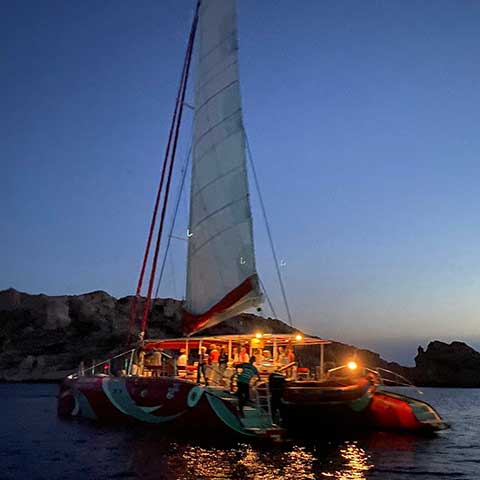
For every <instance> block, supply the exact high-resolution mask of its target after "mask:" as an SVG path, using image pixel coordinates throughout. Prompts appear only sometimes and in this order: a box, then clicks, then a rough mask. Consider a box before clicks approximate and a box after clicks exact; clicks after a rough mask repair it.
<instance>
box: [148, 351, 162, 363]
mask: <svg viewBox="0 0 480 480" xmlns="http://www.w3.org/2000/svg"><path fill="white" fill-rule="evenodd" d="M150 365H152V366H154V367H160V366H161V365H162V352H161V351H160V350H158V349H157V348H154V349H153V352H152V356H151V360H150Z"/></svg>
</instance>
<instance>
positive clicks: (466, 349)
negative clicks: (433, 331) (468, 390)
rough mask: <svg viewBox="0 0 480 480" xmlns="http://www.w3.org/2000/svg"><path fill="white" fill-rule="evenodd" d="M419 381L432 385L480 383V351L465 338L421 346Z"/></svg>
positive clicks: (469, 384) (462, 385)
mask: <svg viewBox="0 0 480 480" xmlns="http://www.w3.org/2000/svg"><path fill="white" fill-rule="evenodd" d="M415 365H416V368H415V369H414V377H413V378H414V380H415V382H416V384H418V385H423V386H431V387H443V386H448V387H480V353H479V352H477V351H476V350H474V349H473V348H472V347H470V346H468V345H467V344H466V343H463V342H452V343H450V344H447V343H443V342H439V341H438V340H436V341H434V342H430V343H429V344H428V347H427V350H426V351H424V350H423V348H422V347H418V354H417V356H416V357H415Z"/></svg>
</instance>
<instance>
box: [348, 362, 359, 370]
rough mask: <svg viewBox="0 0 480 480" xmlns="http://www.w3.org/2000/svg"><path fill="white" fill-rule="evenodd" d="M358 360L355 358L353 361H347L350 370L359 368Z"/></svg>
mask: <svg viewBox="0 0 480 480" xmlns="http://www.w3.org/2000/svg"><path fill="white" fill-rule="evenodd" d="M357 366H358V365H357V362H354V361H353V360H352V361H351V362H348V363H347V367H348V368H349V369H350V370H356V368H357Z"/></svg>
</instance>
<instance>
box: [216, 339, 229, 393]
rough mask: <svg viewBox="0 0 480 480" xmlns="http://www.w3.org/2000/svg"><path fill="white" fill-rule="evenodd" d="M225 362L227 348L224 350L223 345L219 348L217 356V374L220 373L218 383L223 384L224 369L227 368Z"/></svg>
mask: <svg viewBox="0 0 480 480" xmlns="http://www.w3.org/2000/svg"><path fill="white" fill-rule="evenodd" d="M227 364H228V353H227V350H226V348H225V346H223V347H222V348H221V349H220V355H219V357H218V369H219V375H220V383H222V384H223V378H224V376H225V370H226V369H227Z"/></svg>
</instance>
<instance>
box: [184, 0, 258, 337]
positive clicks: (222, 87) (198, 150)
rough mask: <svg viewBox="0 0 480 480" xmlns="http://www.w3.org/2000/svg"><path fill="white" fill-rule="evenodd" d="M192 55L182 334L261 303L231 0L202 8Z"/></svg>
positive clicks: (207, 0)
mask: <svg viewBox="0 0 480 480" xmlns="http://www.w3.org/2000/svg"><path fill="white" fill-rule="evenodd" d="M197 54H198V64H197V72H196V82H195V116H194V128H193V153H192V155H193V157H192V183H191V192H190V222H189V225H190V226H189V240H188V242H189V243H188V268H187V299H186V310H187V312H188V313H187V314H186V317H185V319H186V322H185V330H186V332H187V333H191V332H193V331H197V330H199V329H201V328H205V327H208V326H211V325H214V324H215V323H218V322H219V321H221V320H223V319H225V318H228V317H230V316H232V315H234V314H235V313H238V312H240V311H243V310H245V309H247V308H249V307H252V306H256V305H259V304H260V303H261V301H262V296H261V292H260V288H259V285H258V277H257V274H256V269H255V256H254V245H253V233H252V216H251V210H250V203H249V193H248V182H247V169H246V157H245V134H244V130H243V121H242V109H241V101H240V87H239V76H238V43H237V25H236V12H235V1H234V0H202V2H201V5H200V11H199V23H198V29H197Z"/></svg>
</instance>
